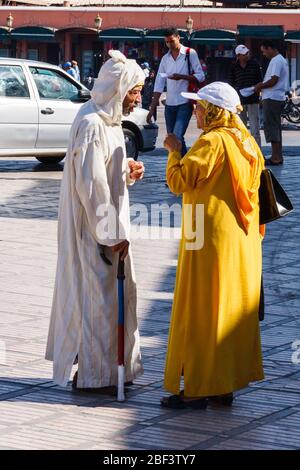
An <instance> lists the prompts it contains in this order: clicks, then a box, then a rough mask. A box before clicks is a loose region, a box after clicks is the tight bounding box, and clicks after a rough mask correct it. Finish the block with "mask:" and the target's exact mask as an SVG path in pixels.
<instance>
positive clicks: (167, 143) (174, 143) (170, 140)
mask: <svg viewBox="0 0 300 470" xmlns="http://www.w3.org/2000/svg"><path fill="white" fill-rule="evenodd" d="M164 147H165V149H167V150H168V152H174V151H175V152H181V149H182V143H181V141H180V140H179V139H178V137H177V136H176V135H175V134H168V135H167V137H166V138H165V140H164Z"/></svg>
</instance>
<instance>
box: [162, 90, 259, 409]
mask: <svg viewBox="0 0 300 470" xmlns="http://www.w3.org/2000/svg"><path fill="white" fill-rule="evenodd" d="M184 96H186V97H189V98H193V99H195V98H196V99H197V100H198V101H197V105H196V110H195V113H196V118H197V124H198V127H201V128H202V129H203V130H204V132H203V134H201V136H200V137H199V138H198V139H197V140H196V142H195V143H194V145H193V147H192V148H191V149H190V150H189V152H188V153H187V154H186V155H185V156H184V157H183V158H182V159H181V155H180V150H181V147H180V142H179V141H178V140H177V138H176V136H174V135H169V136H167V138H166V140H165V147H166V148H167V150H168V151H169V157H168V164H167V182H168V185H169V188H170V190H171V191H172V192H174V193H176V194H181V193H182V194H183V207H187V206H185V205H191V206H190V207H192V214H193V219H194V220H193V219H192V220H193V229H195V223H196V222H195V217H196V205H197V204H202V205H203V209H204V217H203V219H204V220H203V224H202V226H201V230H203V232H204V241H203V246H202V248H200V249H197V247H196V249H193V248H192V249H189V243H190V242H191V240H189V239H187V236H189V235H187V233H188V230H187V227H186V224H187V223H190V222H189V220H187V217H186V214H185V211H183V220H182V239H181V244H180V252H179V260H178V268H177V276H176V287H175V293H174V303H173V310H172V318H171V324H170V332H169V344H168V351H167V358H166V368H165V388H166V390H167V391H169V392H171V393H172V394H174V395H172V396H171V397H164V398H163V399H162V401H161V404H162V406H166V407H171V408H181V407H186V406H192V407H194V408H205V407H206V405H207V403H208V400H207V398H208V397H210V399H211V400H213V401H218V402H220V403H223V404H227V405H230V404H231V403H232V400H233V391H235V390H238V389H241V388H243V387H246V386H247V385H248V384H249V382H252V381H257V380H261V379H263V377H264V374H263V367H262V353H261V345H260V331H259V319H258V309H259V300H260V286H261V271H262V247H261V243H262V235H263V229H264V227H262V226H261V227H260V226H259V201H258V188H259V184H260V174H261V171H262V169H263V167H264V159H263V156H262V154H261V151H260V149H259V147H258V145H257V144H256V142H255V140H254V138H253V137H252V136H251V135H250V134H249V132H248V130H247V129H246V127H245V126H244V125H243V123H242V121H241V120H240V118H239V117H238V115H237V112H238V111H239V109H241V106H240V100H239V97H238V95H237V93H236V92H235V90H234V89H233V88H232V87H230V86H229V85H228V84H225V83H222V82H214V83H212V84H210V85H207V86H206V87H204V88H202V89H201V90H200V91H199V92H198V95H197V96H194V95H191V94H184ZM216 104H218V106H217V105H216ZM197 235H199V234H197ZM195 246H196V245H195ZM182 376H183V377H184V391H182V392H181V393H180V381H181V377H182Z"/></svg>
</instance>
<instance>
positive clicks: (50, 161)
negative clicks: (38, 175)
mask: <svg viewBox="0 0 300 470" xmlns="http://www.w3.org/2000/svg"><path fill="white" fill-rule="evenodd" d="M35 158H36V159H37V160H38V161H39V162H41V163H44V164H45V165H55V164H56V163H59V162H61V161H62V160H63V159H64V158H65V157H64V156H63V157H35Z"/></svg>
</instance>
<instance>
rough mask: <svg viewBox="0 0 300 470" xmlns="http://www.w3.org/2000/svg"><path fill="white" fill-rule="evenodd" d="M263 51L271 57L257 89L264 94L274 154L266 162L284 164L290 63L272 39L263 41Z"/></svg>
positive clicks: (268, 138) (267, 132) (267, 135)
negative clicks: (283, 116)
mask: <svg viewBox="0 0 300 470" xmlns="http://www.w3.org/2000/svg"><path fill="white" fill-rule="evenodd" d="M261 52H262V54H263V55H264V56H265V57H267V58H268V59H271V60H270V63H269V65H268V68H267V71H266V74H265V77H264V81H263V82H262V83H258V84H257V85H256V87H255V91H256V92H258V93H259V92H261V94H262V103H263V114H264V132H265V138H266V141H267V142H271V145H272V156H271V158H268V159H266V161H265V164H266V165H268V166H270V165H282V163H283V156H282V131H281V113H282V110H283V107H284V103H285V92H286V90H287V87H288V64H287V61H286V60H285V58H284V57H283V56H282V55H281V54H279V52H278V49H277V48H276V46H275V45H274V43H273V42H272V41H269V40H265V41H263V43H262V45H261Z"/></svg>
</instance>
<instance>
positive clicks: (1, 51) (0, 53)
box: [0, 48, 9, 57]
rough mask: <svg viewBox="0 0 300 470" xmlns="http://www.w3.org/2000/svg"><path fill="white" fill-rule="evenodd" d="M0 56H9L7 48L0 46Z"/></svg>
mask: <svg viewBox="0 0 300 470" xmlns="http://www.w3.org/2000/svg"><path fill="white" fill-rule="evenodd" d="M0 57H9V49H3V48H0Z"/></svg>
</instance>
